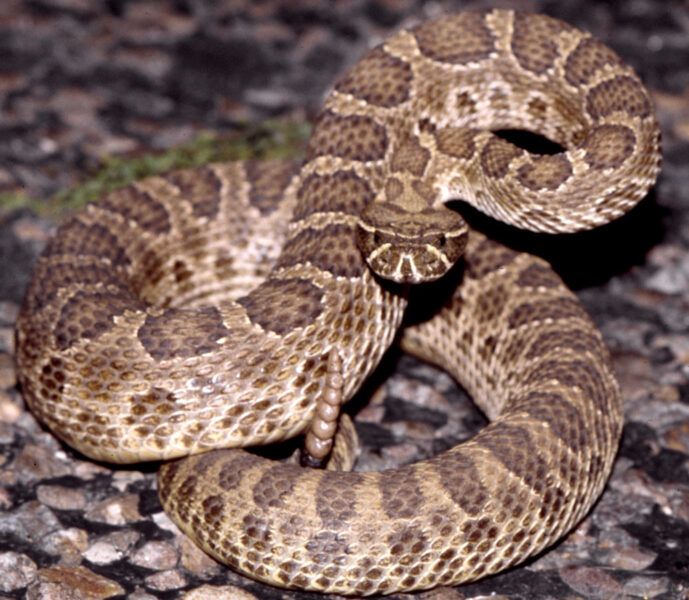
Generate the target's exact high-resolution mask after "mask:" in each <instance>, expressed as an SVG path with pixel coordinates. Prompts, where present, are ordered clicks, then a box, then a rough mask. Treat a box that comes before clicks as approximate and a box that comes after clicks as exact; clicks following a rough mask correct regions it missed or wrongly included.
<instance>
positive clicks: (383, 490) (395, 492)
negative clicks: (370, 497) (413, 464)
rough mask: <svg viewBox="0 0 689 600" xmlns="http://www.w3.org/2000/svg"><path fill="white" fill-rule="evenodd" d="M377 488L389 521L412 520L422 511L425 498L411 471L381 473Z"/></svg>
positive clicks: (401, 470)
mask: <svg viewBox="0 0 689 600" xmlns="http://www.w3.org/2000/svg"><path fill="white" fill-rule="evenodd" d="M377 487H378V491H379V493H380V495H381V497H382V501H381V504H382V507H383V510H384V511H385V513H386V514H387V515H388V517H390V518H391V519H412V518H413V517H415V516H416V515H418V514H420V513H421V512H422V511H423V506H424V501H425V498H424V495H423V493H422V492H421V488H420V486H419V481H418V479H417V477H416V475H415V473H414V470H413V469H400V470H396V471H382V472H380V473H379V475H378V480H377Z"/></svg>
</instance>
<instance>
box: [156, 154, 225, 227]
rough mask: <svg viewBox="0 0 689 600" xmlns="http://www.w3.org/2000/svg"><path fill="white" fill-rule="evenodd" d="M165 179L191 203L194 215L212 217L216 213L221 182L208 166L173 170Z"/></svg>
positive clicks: (218, 206)
mask: <svg viewBox="0 0 689 600" xmlns="http://www.w3.org/2000/svg"><path fill="white" fill-rule="evenodd" d="M165 179H167V180H168V181H169V182H170V183H172V184H173V185H176V186H177V187H178V188H179V191H180V195H181V196H182V198H183V199H184V200H185V201H186V202H189V203H190V204H191V206H192V213H193V215H194V216H195V217H197V218H199V217H207V218H209V219H212V218H214V217H215V216H216V215H217V214H218V210H219V209H220V192H221V190H222V182H221V181H220V179H219V177H218V176H217V175H216V174H215V173H214V172H213V171H212V170H211V169H209V168H208V167H199V168H197V169H184V170H181V171H174V172H172V173H168V174H167V175H166V176H165Z"/></svg>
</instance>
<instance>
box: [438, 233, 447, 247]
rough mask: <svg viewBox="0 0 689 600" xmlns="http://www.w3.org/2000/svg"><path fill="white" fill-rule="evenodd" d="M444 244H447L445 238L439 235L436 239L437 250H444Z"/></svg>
mask: <svg viewBox="0 0 689 600" xmlns="http://www.w3.org/2000/svg"><path fill="white" fill-rule="evenodd" d="M446 242H447V238H446V237H445V236H444V235H441V236H440V237H439V238H438V248H444V247H445V243H446Z"/></svg>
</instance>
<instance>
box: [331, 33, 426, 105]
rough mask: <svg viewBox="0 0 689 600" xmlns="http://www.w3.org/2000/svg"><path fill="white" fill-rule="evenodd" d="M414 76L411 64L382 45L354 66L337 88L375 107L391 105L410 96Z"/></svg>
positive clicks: (401, 101)
mask: <svg viewBox="0 0 689 600" xmlns="http://www.w3.org/2000/svg"><path fill="white" fill-rule="evenodd" d="M412 78H413V74H412V70H411V67H410V66H409V64H407V63H406V62H404V61H403V60H401V59H399V58H396V57H394V56H391V55H390V54H388V53H387V52H386V51H385V48H384V47H383V46H382V45H381V46H378V47H376V48H374V49H373V50H371V52H369V53H368V54H367V55H366V56H365V57H364V58H363V59H362V60H360V61H359V62H358V63H357V64H356V65H355V66H354V67H352V68H351V69H350V70H349V71H348V72H347V73H346V75H345V76H344V77H343V78H342V79H340V81H339V82H338V83H337V84H336V85H335V89H336V90H337V91H338V92H341V93H343V94H351V95H352V96H354V97H355V98H360V99H362V100H365V101H366V102H368V103H369V104H373V105H374V106H384V107H392V106H397V105H399V104H402V103H403V102H404V101H406V100H407V98H409V92H410V89H411V80H412Z"/></svg>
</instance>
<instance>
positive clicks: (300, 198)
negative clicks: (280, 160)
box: [294, 171, 375, 220]
mask: <svg viewBox="0 0 689 600" xmlns="http://www.w3.org/2000/svg"><path fill="white" fill-rule="evenodd" d="M374 197H375V194H374V193H373V190H372V189H371V187H370V185H369V184H368V182H367V181H366V180H365V179H362V178H361V177H359V176H358V175H357V174H356V173H355V172H354V171H337V172H336V173H332V174H328V175H317V174H313V175H309V176H308V177H307V178H306V179H304V181H303V182H302V184H301V186H300V187H299V191H298V192H297V206H296V208H295V210H294V219H295V220H300V219H303V218H304V217H306V216H308V215H310V214H313V213H317V212H329V211H333V212H342V213H346V214H348V215H358V214H360V213H361V211H362V210H363V209H364V208H365V207H366V206H368V204H370V203H371V202H372V201H373V199H374Z"/></svg>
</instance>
